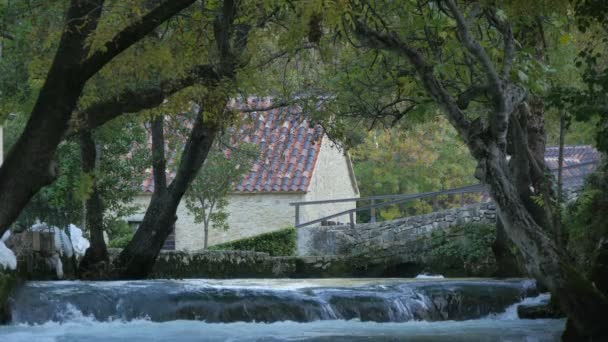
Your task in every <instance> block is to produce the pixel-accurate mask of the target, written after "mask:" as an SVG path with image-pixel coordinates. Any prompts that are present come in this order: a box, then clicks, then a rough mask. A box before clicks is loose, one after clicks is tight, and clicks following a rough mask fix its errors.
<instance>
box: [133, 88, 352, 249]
mask: <svg viewBox="0 0 608 342" xmlns="http://www.w3.org/2000/svg"><path fill="white" fill-rule="evenodd" d="M230 106H233V108H236V109H237V110H242V112H241V115H242V116H243V117H244V118H245V120H244V121H245V122H246V123H245V124H244V125H243V127H241V128H239V135H238V136H240V137H241V139H242V141H243V142H247V143H252V144H255V145H257V146H258V148H259V151H260V157H259V158H258V159H257V160H256V161H255V162H254V163H253V165H252V167H251V169H250V171H249V172H248V173H247V174H245V176H244V177H243V179H242V181H241V182H239V183H238V184H235V185H234V191H233V192H232V193H231V194H230V195H229V198H228V202H229V204H228V207H227V212H228V213H229V218H228V220H227V222H228V225H229V229H228V230H227V231H220V230H216V229H213V228H210V229H209V245H214V244H219V243H223V242H228V241H233V240H238V239H242V238H246V237H251V236H255V235H258V234H262V233H268V232H272V231H276V230H279V229H282V228H286V227H292V226H294V222H295V209H294V207H293V206H290V205H289V203H292V202H300V201H313V200H325V199H336V198H350V197H359V189H358V187H357V182H356V179H355V175H354V172H353V168H352V164H351V161H350V157H349V156H348V154H347V153H345V152H344V151H343V150H341V149H340V148H339V147H338V146H336V145H335V144H334V143H333V142H331V141H330V139H329V138H328V137H327V135H326V134H325V133H324V132H323V129H322V128H321V127H320V126H318V125H311V123H310V113H306V112H304V111H303V109H302V108H301V107H300V106H297V105H292V106H285V107H278V108H273V109H270V110H263V111H257V112H256V111H253V110H252V108H253V109H255V108H271V107H273V105H272V100H271V99H268V98H259V99H258V98H249V99H248V100H247V102H244V101H242V102H236V101H233V102H232V103H231V104H230ZM167 175H168V181H171V178H172V176H174V174H173V173H171V172H168V174H167ZM142 188H143V192H142V193H141V194H140V195H138V196H137V197H136V198H135V199H134V202H135V203H134V204H138V205H139V206H140V207H141V208H142V212H141V213H138V214H136V215H133V216H130V217H128V218H127V221H128V222H129V224H131V225H132V226H133V227H134V228H136V227H137V226H138V225H139V223H140V222H141V221H142V219H143V214H144V212H145V209H146V208H147V206H148V203H149V202H150V198H151V196H152V192H153V191H154V183H153V178H152V176H151V175H150V177H148V178H147V179H145V180H144V183H143V186H142ZM184 202H185V201H182V203H181V204H180V205H179V207H178V210H177V216H178V219H177V222H176V223H175V232H174V234H172V236H170V237H169V239H168V241H167V242H166V243H165V248H166V249H177V250H197V249H201V248H202V246H203V239H204V235H203V226H202V223H201V224H197V223H194V216H193V215H192V214H191V213H190V212H189V211H188V209H187V208H186V206H185V203H184ZM354 206H355V203H354V202H350V203H336V204H332V205H327V206H309V207H303V208H302V209H301V210H300V221H301V222H306V221H309V220H313V219H318V218H320V217H323V216H326V215H329V214H333V213H336V212H339V211H344V210H348V209H352V208H354ZM338 219H340V218H338ZM342 220H344V219H342Z"/></svg>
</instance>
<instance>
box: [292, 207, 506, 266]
mask: <svg viewBox="0 0 608 342" xmlns="http://www.w3.org/2000/svg"><path fill="white" fill-rule="evenodd" d="M466 223H487V224H493V223H496V207H495V205H494V203H492V202H487V203H478V204H473V205H469V206H464V207H459V208H454V209H448V210H442V211H438V212H434V213H431V214H426V215H420V216H412V217H406V218H402V219H398V220H394V221H384V222H376V223H365V224H358V225H356V226H355V229H351V228H350V227H349V226H347V225H342V226H323V227H302V228H298V229H297V253H298V255H300V256H311V255H343V256H359V255H366V254H370V255H369V256H370V257H373V256H374V253H375V251H378V250H385V249H387V248H388V247H391V246H394V245H404V244H408V243H409V242H412V241H416V240H418V238H420V237H422V236H426V235H429V234H430V233H431V232H432V231H435V230H444V229H447V228H450V227H454V226H461V225H464V224H466Z"/></svg>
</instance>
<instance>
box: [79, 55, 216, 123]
mask: <svg viewBox="0 0 608 342" xmlns="http://www.w3.org/2000/svg"><path fill="white" fill-rule="evenodd" d="M219 81H220V76H219V75H218V73H217V72H216V71H215V69H214V68H213V67H212V66H210V65H198V66H195V67H193V68H191V69H189V70H188V72H186V75H185V76H183V77H181V78H175V79H168V80H164V81H161V82H160V84H158V85H155V86H151V87H147V88H143V89H138V90H131V89H125V90H123V91H121V92H120V93H119V94H118V95H116V96H113V97H111V98H108V99H104V100H101V101H98V102H96V103H93V104H92V105H90V106H89V107H87V108H85V109H83V110H82V111H80V113H81V114H80V115H79V116H80V118H81V119H82V120H84V126H85V127H86V128H89V129H92V128H96V127H99V126H101V125H103V124H105V123H106V122H108V121H110V120H112V119H114V118H116V117H118V116H120V115H122V114H124V113H136V112H139V111H141V110H144V109H150V108H155V107H158V106H159V105H161V104H162V103H163V101H164V100H165V99H166V98H167V97H169V96H171V95H173V94H175V93H177V92H178V91H180V90H182V89H184V88H187V87H190V86H192V85H194V84H203V85H210V86H213V85H215V84H217V83H218V82H219Z"/></svg>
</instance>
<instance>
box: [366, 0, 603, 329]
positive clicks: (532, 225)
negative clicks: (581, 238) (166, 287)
mask: <svg viewBox="0 0 608 342" xmlns="http://www.w3.org/2000/svg"><path fill="white" fill-rule="evenodd" d="M442 4H445V6H446V8H447V10H446V11H447V12H450V14H451V15H452V17H453V19H454V20H455V21H456V23H457V26H456V30H457V32H458V38H459V41H460V43H461V44H462V46H463V49H464V50H465V53H469V54H470V55H471V56H473V57H474V58H475V60H476V61H477V63H478V64H479V68H480V70H482V71H483V73H484V77H485V78H486V79H487V81H488V89H487V93H488V97H489V98H490V99H491V100H492V101H491V107H489V108H488V110H489V111H490V114H489V115H488V120H489V121H490V122H489V123H487V122H486V120H482V118H478V119H475V120H470V119H468V118H467V116H466V115H465V113H464V112H463V111H462V109H461V108H459V106H458V105H457V103H456V100H455V99H454V97H453V96H452V95H451V94H450V93H449V92H448V91H447V90H446V88H445V87H444V85H443V84H442V82H441V81H440V80H439V79H437V77H436V76H435V74H434V72H433V67H432V66H431V65H429V64H428V62H427V61H426V60H425V58H424V56H423V54H422V53H421V52H420V51H418V50H417V49H416V48H414V47H413V46H412V45H410V43H409V42H408V41H405V40H403V39H402V38H401V37H400V36H399V35H398V34H397V33H396V32H394V31H390V30H388V31H387V32H386V33H383V32H379V31H375V30H373V29H371V28H370V26H367V25H366V23H365V22H364V21H363V20H365V19H364V18H358V17H356V18H355V21H354V26H355V29H354V31H355V34H356V35H357V37H358V39H359V41H360V42H361V43H362V44H364V45H366V46H367V47H370V48H376V49H384V50H388V51H392V52H395V53H398V54H400V55H402V56H404V57H406V58H407V59H409V61H410V63H411V64H412V66H413V67H414V68H415V70H416V71H417V74H418V76H419V79H420V81H421V83H422V85H423V87H424V89H425V90H426V92H427V94H428V95H429V96H430V97H431V98H432V99H433V100H434V101H435V102H436V103H437V105H438V106H439V107H440V108H441V110H442V111H443V112H444V113H445V115H446V116H447V118H448V120H449V121H450V123H451V124H452V125H453V126H454V128H455V129H456V131H457V132H458V133H459V134H460V136H461V137H462V138H463V140H464V141H465V143H466V144H467V146H468V148H469V150H470V152H471V154H472V155H473V157H474V158H475V159H476V160H477V162H478V165H477V169H476V171H475V176H476V177H477V178H478V179H479V180H480V181H481V182H482V183H484V184H486V185H487V186H488V188H489V191H490V194H491V195H492V198H493V199H494V201H495V203H496V205H497V207H498V211H499V216H500V218H501V220H502V222H503V224H504V227H505V232H506V233H507V234H508V236H509V238H510V239H511V241H512V242H513V243H514V244H515V246H516V247H517V248H518V249H519V251H520V253H521V254H522V258H523V260H524V263H525V266H526V269H527V271H528V272H529V273H530V274H531V275H533V276H534V277H535V278H536V279H537V280H539V281H540V282H542V283H543V284H544V285H545V286H547V288H548V289H549V290H550V291H551V293H552V294H553V295H554V296H556V297H558V298H559V303H560V305H561V307H562V309H563V310H564V312H566V313H567V314H568V317H569V318H570V319H571V320H572V325H573V326H574V327H575V328H576V331H577V332H579V333H580V335H581V336H585V338H587V339H595V340H605V339H608V325H606V324H605V319H604V317H605V313H606V312H608V299H607V298H606V297H605V296H604V295H603V294H602V293H601V292H599V291H598V290H597V288H595V286H594V285H593V284H592V283H591V282H590V281H589V280H588V279H585V277H583V276H582V275H581V273H579V272H578V271H577V270H576V269H575V268H574V266H573V264H572V263H571V261H570V258H569V257H568V256H567V255H566V254H565V251H564V250H563V249H560V248H559V247H558V246H557V244H556V242H555V241H554V240H553V239H552V237H551V235H552V234H550V233H548V231H546V230H544V229H543V228H542V227H541V225H539V223H537V222H536V221H535V220H534V218H533V216H532V214H531V212H529V211H528V209H527V208H526V206H525V203H524V201H523V200H522V197H521V196H520V192H519V191H518V189H519V188H520V187H521V186H522V184H520V180H521V179H523V178H520V177H515V176H514V175H513V174H512V173H511V172H510V170H509V166H508V162H507V154H506V145H507V144H506V142H507V138H506V137H507V130H508V129H509V126H510V125H512V124H517V121H518V120H517V119H518V118H516V117H515V115H516V112H518V111H521V110H522V109H523V110H525V108H526V107H527V103H526V102H525V100H526V92H525V90H524V89H521V88H519V87H518V86H517V85H516V84H513V83H511V82H509V72H508V70H509V69H510V66H511V64H512V62H513V56H514V54H513V53H512V49H513V41H514V38H513V35H512V31H511V28H510V25H509V23H508V22H505V21H503V20H502V19H500V18H498V16H496V15H493V12H492V11H491V10H489V11H487V12H485V13H486V14H487V15H488V17H489V19H490V23H491V24H492V25H493V26H495V27H496V28H497V29H498V30H499V31H500V32H501V34H502V36H503V39H504V41H505V58H504V61H503V72H502V73H498V72H497V71H496V69H495V68H494V66H493V64H492V62H491V59H490V58H489V56H488V55H487V53H486V52H485V50H484V49H483V47H482V46H481V45H480V44H479V42H477V41H476V40H475V38H474V37H473V36H472V35H471V34H470V32H469V29H468V23H467V22H466V20H465V18H464V16H463V14H462V12H460V10H459V9H458V7H457V6H456V3H455V1H454V0H446V1H445V2H442ZM519 124H522V121H520V122H519ZM521 128H523V129H519V130H518V131H517V132H516V133H518V135H517V137H515V138H511V143H512V145H513V146H515V147H516V148H518V149H522V150H523V147H524V146H527V143H528V141H527V139H523V137H524V135H523V133H524V132H527V126H526V125H523V126H521ZM526 150H527V149H526ZM527 152H528V153H521V154H519V155H518V163H521V164H522V165H520V166H518V169H517V171H523V172H522V175H524V176H525V175H526V172H525V170H532V171H533V172H534V174H531V172H530V171H528V174H529V175H530V176H532V177H534V176H535V175H536V174H542V173H543V172H542V171H541V170H542V169H543V168H542V166H541V165H542V164H539V163H538V162H537V161H536V160H535V158H533V157H532V156H533V153H531V152H529V150H527ZM512 158H513V156H512ZM525 159H527V163H524V160H525ZM546 184H547V183H546V182H543V183H541V185H543V186H546ZM531 185H532V184H530V183H529V184H528V186H531ZM543 190H544V189H543ZM549 222H551V221H549Z"/></svg>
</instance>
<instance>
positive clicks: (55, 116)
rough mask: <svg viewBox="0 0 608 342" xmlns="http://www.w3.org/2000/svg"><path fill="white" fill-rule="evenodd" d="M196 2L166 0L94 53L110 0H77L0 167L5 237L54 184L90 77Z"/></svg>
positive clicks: (1, 222) (0, 215)
mask: <svg viewBox="0 0 608 342" xmlns="http://www.w3.org/2000/svg"><path fill="white" fill-rule="evenodd" d="M194 2H195V0H166V1H164V2H163V3H162V4H160V5H158V6H157V7H156V8H155V9H154V10H152V11H150V12H149V13H147V14H146V15H144V16H143V17H142V18H141V19H140V20H137V21H135V22H133V23H132V24H131V25H129V26H127V27H125V28H124V29H123V30H122V31H120V32H118V33H117V34H116V35H115V36H114V37H112V39H111V40H109V41H107V42H106V43H105V45H104V46H103V48H101V49H98V50H96V51H94V52H93V53H91V51H90V47H91V44H90V37H91V35H93V34H94V33H95V30H96V28H97V24H98V22H99V18H100V16H101V13H102V10H103V4H104V0H71V1H70V3H69V6H68V10H67V14H66V19H65V25H64V28H63V32H62V34H61V39H60V41H59V45H58V47H57V52H56V53H55V56H54V58H53V62H52V64H51V67H50V69H49V72H48V74H47V75H46V78H45V81H44V84H43V86H42V89H40V92H39V94H38V98H37V99H36V103H35V104H34V108H33V109H32V112H31V114H30V118H29V120H28V122H27V125H26V126H25V129H24V131H23V133H22V134H21V136H20V137H19V139H18V140H17V142H16V143H15V145H13V147H12V148H11V150H10V151H9V153H8V155H7V157H6V159H5V161H4V163H3V164H2V167H1V168H0V235H2V234H3V233H4V232H5V231H6V230H7V229H8V227H9V225H10V224H12V223H13V221H14V220H15V219H16V218H17V217H18V216H19V214H20V213H21V210H22V209H23V208H24V207H25V206H26V205H27V203H28V202H29V200H30V199H31V198H32V197H33V196H34V195H35V194H36V193H37V192H38V191H39V190H40V189H41V188H42V187H43V186H45V185H48V184H50V183H52V182H53V181H54V180H55V178H56V176H57V170H56V165H55V163H54V158H55V152H56V151H57V146H58V145H59V143H60V142H61V140H62V139H63V138H64V135H65V132H66V131H67V129H68V126H69V120H70V118H71V116H72V113H73V111H74V109H75V108H76V105H77V102H78V99H79V97H80V94H81V93H82V90H83V89H84V86H85V84H86V82H87V80H88V79H90V78H91V77H92V76H93V75H95V74H96V73H97V72H98V71H99V70H101V68H103V67H104V66H105V65H106V64H108V63H109V62H110V61H111V60H112V59H113V58H114V57H116V56H117V55H119V54H120V53H122V52H123V51H125V50H126V49H127V48H129V47H130V46H132V45H133V44H135V43H136V42H138V41H139V40H141V39H142V38H144V37H145V36H146V35H148V33H150V32H151V31H152V30H154V29H155V28H156V27H158V26H159V25H160V24H162V23H163V22H165V21H166V20H168V19H170V18H171V17H173V16H174V15H175V14H177V13H178V12H180V11H181V10H183V9H184V8H186V7H188V6H190V5H191V4H192V3H194Z"/></svg>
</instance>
